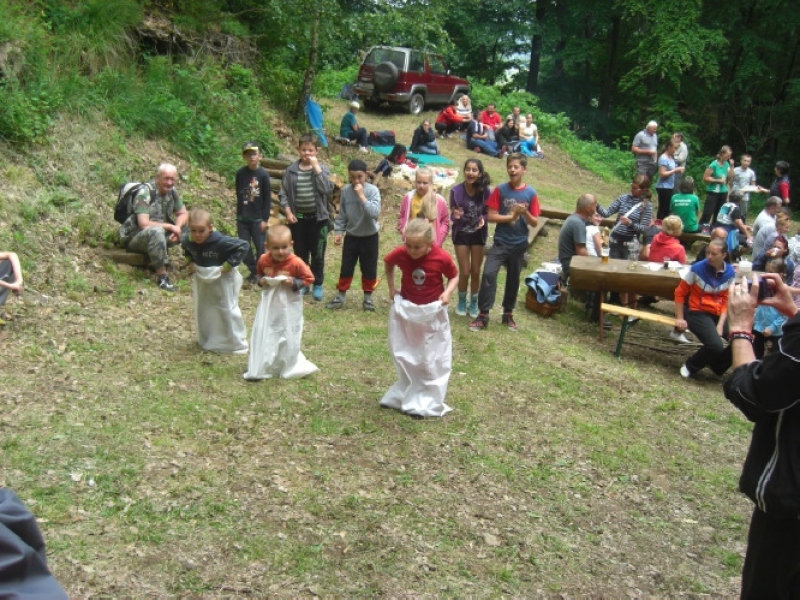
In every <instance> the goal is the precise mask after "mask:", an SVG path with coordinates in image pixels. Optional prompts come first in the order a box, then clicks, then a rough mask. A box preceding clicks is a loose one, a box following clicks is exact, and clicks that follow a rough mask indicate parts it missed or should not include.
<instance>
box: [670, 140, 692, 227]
mask: <svg viewBox="0 0 800 600" xmlns="http://www.w3.org/2000/svg"><path fill="white" fill-rule="evenodd" d="M672 141H673V143H675V142H677V144H678V149H677V150H675V153H674V154H673V155H672V158H674V159H675V162H676V163H678V166H679V167H683V171H681V172H680V173H675V189H676V190H677V189H680V185H681V181H682V180H683V178H684V177H685V175H686V161H687V160H689V148H688V147H687V146H686V142H685V141H684V140H683V134H682V133H680V132H678V131H676V132H675V133H673V134H672ZM685 225H686V223H684V226H685Z"/></svg>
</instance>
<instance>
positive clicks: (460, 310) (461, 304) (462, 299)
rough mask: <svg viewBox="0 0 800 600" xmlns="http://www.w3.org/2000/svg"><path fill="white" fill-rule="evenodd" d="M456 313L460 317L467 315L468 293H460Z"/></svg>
mask: <svg viewBox="0 0 800 600" xmlns="http://www.w3.org/2000/svg"><path fill="white" fill-rule="evenodd" d="M456 314H457V315H458V316H459V317H466V316H467V295H466V293H465V294H464V295H463V296H462V295H461V294H459V295H458V306H456Z"/></svg>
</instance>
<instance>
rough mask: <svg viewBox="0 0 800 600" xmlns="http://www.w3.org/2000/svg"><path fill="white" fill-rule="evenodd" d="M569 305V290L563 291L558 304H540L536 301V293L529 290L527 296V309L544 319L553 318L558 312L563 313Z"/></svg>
mask: <svg viewBox="0 0 800 600" xmlns="http://www.w3.org/2000/svg"><path fill="white" fill-rule="evenodd" d="M566 303H567V290H565V289H563V288H562V289H561V296H560V297H559V298H558V302H554V303H552V304H551V303H550V302H539V301H538V300H537V299H536V292H534V291H533V290H532V289H531V288H528V293H527V294H525V308H527V309H528V310H531V311H533V312H535V313H536V314H538V315H541V316H543V317H552V316H553V315H554V314H556V313H557V312H561V310H563V308H564V306H565V305H566Z"/></svg>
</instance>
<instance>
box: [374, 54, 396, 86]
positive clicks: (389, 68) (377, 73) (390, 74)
mask: <svg viewBox="0 0 800 600" xmlns="http://www.w3.org/2000/svg"><path fill="white" fill-rule="evenodd" d="M372 81H373V82H374V83H375V89H376V90H378V91H379V92H388V91H391V89H392V88H393V87H394V84H395V83H397V67H396V66H395V64H394V63H392V62H389V61H388V60H387V61H385V62H382V63H380V64H378V65H377V66H376V67H375V70H374V71H373V73H372Z"/></svg>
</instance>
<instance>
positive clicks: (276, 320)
mask: <svg viewBox="0 0 800 600" xmlns="http://www.w3.org/2000/svg"><path fill="white" fill-rule="evenodd" d="M302 337H303V296H302V294H299V293H298V292H295V291H293V290H291V289H289V288H288V287H287V286H285V285H275V286H274V287H267V288H265V289H264V291H262V292H261V301H260V302H259V303H258V308H257V309H256V318H255V322H254V323H253V332H252V334H251V336H250V356H249V358H248V361H247V373H245V374H244V375H243V376H242V377H244V378H245V379H253V380H258V379H270V378H272V377H283V378H284V379H296V378H299V377H305V376H306V375H311V374H312V373H316V372H317V371H319V369H318V368H317V366H316V365H315V364H313V363H311V362H310V361H309V360H308V359H307V358H306V357H305V356H304V355H303V353H302V352H301V351H300V342H301V340H302Z"/></svg>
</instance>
